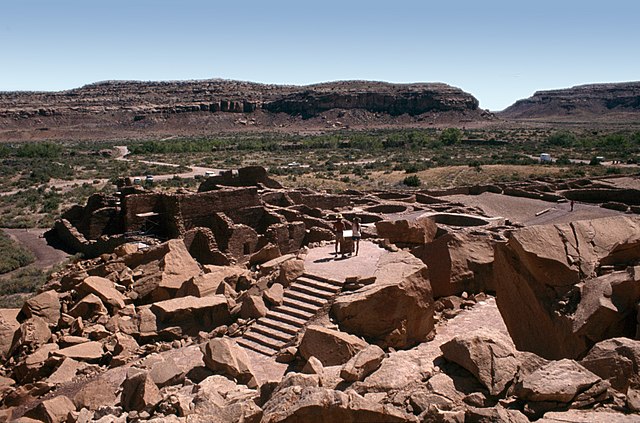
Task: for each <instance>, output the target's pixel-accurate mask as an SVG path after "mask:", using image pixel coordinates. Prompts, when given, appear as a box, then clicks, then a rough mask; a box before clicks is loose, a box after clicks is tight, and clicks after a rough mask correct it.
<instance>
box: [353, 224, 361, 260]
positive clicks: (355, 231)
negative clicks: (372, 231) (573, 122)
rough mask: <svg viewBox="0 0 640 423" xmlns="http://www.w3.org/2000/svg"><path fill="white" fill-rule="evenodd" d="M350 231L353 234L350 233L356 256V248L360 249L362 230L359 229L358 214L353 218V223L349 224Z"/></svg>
mask: <svg viewBox="0 0 640 423" xmlns="http://www.w3.org/2000/svg"><path fill="white" fill-rule="evenodd" d="M351 231H352V232H353V234H352V235H351V239H352V240H353V242H354V243H355V244H356V256H357V255H358V250H359V249H360V238H361V237H362V232H361V231H360V218H359V217H358V216H356V217H354V218H353V223H352V224H351Z"/></svg>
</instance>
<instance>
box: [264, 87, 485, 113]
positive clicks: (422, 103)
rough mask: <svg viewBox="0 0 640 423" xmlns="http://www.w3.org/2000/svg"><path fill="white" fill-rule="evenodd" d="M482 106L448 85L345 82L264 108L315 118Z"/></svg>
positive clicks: (312, 88)
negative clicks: (338, 112) (330, 113)
mask: <svg viewBox="0 0 640 423" xmlns="http://www.w3.org/2000/svg"><path fill="white" fill-rule="evenodd" d="M478 105H479V103H478V100H476V99H475V98H474V97H473V96H471V95H469V94H467V93H465V92H464V91H462V90H460V89H459V88H455V87H451V86H449V85H446V84H408V85H396V84H386V83H382V82H341V83H336V84H320V85H313V86H310V87H307V89H304V90H303V91H300V92H295V93H292V94H290V95H288V96H285V97H283V98H281V99H277V100H275V101H272V102H269V103H267V104H265V106H264V107H265V108H266V109H267V110H269V111H272V112H284V113H288V114H295V115H297V114H299V115H302V116H303V117H311V116H315V115H317V114H318V113H321V112H324V111H327V110H331V109H336V108H337V109H365V110H368V111H370V112H381V113H388V114H390V115H401V114H404V113H407V114H409V115H419V114H422V113H427V112H432V111H464V110H477V109H478Z"/></svg>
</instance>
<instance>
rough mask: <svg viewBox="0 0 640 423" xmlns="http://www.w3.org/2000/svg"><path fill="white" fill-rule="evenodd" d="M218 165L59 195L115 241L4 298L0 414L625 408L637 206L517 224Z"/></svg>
mask: <svg viewBox="0 0 640 423" xmlns="http://www.w3.org/2000/svg"><path fill="white" fill-rule="evenodd" d="M247 175H258V176H259V178H260V181H261V182H259V181H255V180H251V177H247ZM232 176H233V175H227V176H225V177H224V178H221V179H218V180H217V181H218V183H216V184H213V183H211V182H209V183H208V187H207V190H201V192H199V193H191V194H186V193H185V194H179V195H170V194H160V193H129V194H128V195H126V196H124V197H122V198H121V199H120V203H119V204H118V205H113V206H105V207H103V205H105V204H108V203H109V201H106V200H105V198H99V197H94V198H92V199H90V201H89V203H88V204H87V206H85V207H76V208H74V211H73V212H68V213H67V214H66V218H65V219H66V223H65V224H64V225H63V226H64V227H65V228H73V229H74V230H75V231H76V232H77V233H78V234H82V237H84V239H85V240H90V241H96V242H100V243H101V245H103V246H106V245H108V244H109V243H110V242H111V241H110V239H114V238H115V239H118V243H114V244H116V246H114V247H113V248H111V250H110V251H103V252H101V253H100V254H98V255H95V256H94V257H90V258H86V259H84V260H79V261H77V262H75V263H74V264H71V265H68V266H67V267H66V268H64V269H63V270H60V271H59V272H57V273H54V274H53V275H52V276H51V278H50V279H49V281H48V282H47V283H46V285H45V286H44V287H43V288H42V289H41V290H40V291H39V292H38V293H37V295H35V296H33V297H31V298H29V299H28V300H27V301H26V302H25V303H24V305H23V307H22V308H21V309H16V310H0V334H1V335H3V336H0V359H1V360H2V366H1V367H0V399H1V403H0V404H1V405H2V409H1V410H0V415H1V416H2V417H4V418H6V419H7V420H11V419H18V421H25V422H27V421H47V422H66V421H82V422H89V421H100V422H113V421H117V422H133V421H147V420H149V421H157V422H200V421H202V422H205V421H207V422H228V421H245V422H273V423H275V422H284V421H305V422H306V421H310V422H323V421H346V422H349V421H385V422H387V421H389V422H421V421H445V422H462V421H486V422H488V421H510V422H521V421H522V422H527V421H530V420H538V419H539V421H548V422H553V421H605V420H607V419H610V420H612V421H633V420H634V419H637V414H634V413H638V412H640V340H638V339H637V338H638V332H639V330H638V329H639V325H638V304H639V302H640V277H638V274H639V272H640V270H638V269H639V267H638V265H639V264H640V221H639V220H638V219H637V218H631V217H626V216H621V217H616V218H607V219H600V220H592V221H578V222H573V223H571V224H558V225H547V226H531V227H524V228H519V227H516V226H513V225H508V224H505V222H504V219H495V218H490V217H488V216H483V215H482V213H479V212H478V210H473V209H469V208H464V207H462V206H460V205H458V204H452V203H448V202H446V201H442V200H438V201H435V200H434V199H433V198H432V197H430V196H429V195H428V194H426V193H416V194H410V195H407V194H406V193H400V192H397V193H395V192H380V193H368V194H361V193H355V192H354V193H344V194H340V195H336V194H328V193H317V192H311V191H305V190H294V191H289V190H286V189H284V188H280V187H267V186H266V185H265V183H266V182H265V181H266V179H265V178H266V177H267V176H266V175H265V174H264V173H262V172H245V173H243V178H244V179H243V180H242V183H241V184H240V183H238V184H236V183H237V182H238V181H235V180H234V181H233V183H232V184H230V185H234V184H236V185H243V186H235V187H229V186H226V185H223V184H222V183H223V182H225V183H226V182H228V180H227V179H225V178H232ZM254 182H255V183H254ZM244 185H251V186H249V187H247V186H244ZM105 209H106V210H105ZM337 213H341V214H342V216H344V217H345V218H347V219H350V218H353V217H354V216H359V217H361V218H362V221H363V230H362V233H363V240H361V241H360V242H361V243H362V245H361V250H360V251H361V253H362V254H361V256H358V257H356V256H351V257H345V258H341V257H339V255H334V254H332V253H333V248H334V247H333V245H331V244H330V243H328V242H327V241H329V240H330V239H331V238H332V237H333V233H332V220H333V219H334V215H335V214H337ZM67 218H69V219H71V220H68V219H67ZM150 219H151V220H152V221H150ZM154 219H155V220H154ZM113 225H115V226H113ZM54 231H57V232H60V230H59V229H58V227H56V229H54ZM133 232H137V233H136V234H132V233H133ZM62 233H63V234H64V233H69V231H67V232H64V230H63V231H62ZM321 234H326V235H327V237H326V239H325V238H323V237H322V236H320V235H321ZM132 238H135V239H132ZM97 240H100V241H97ZM87 242H89V241H87ZM317 251H322V252H323V254H325V256H324V258H321V259H317V258H310V257H318V256H317V255H314V254H315V252H317ZM366 254H370V257H369V258H368V257H367V256H366ZM358 260H359V261H358ZM354 263H358V266H356V267H354ZM322 266H325V267H322ZM319 268H324V269H325V270H326V271H327V272H329V274H330V275H333V277H332V278H330V277H329V276H327V275H326V274H324V275H323V274H321V273H318V269H319ZM314 272H315V273H314ZM494 294H495V295H496V297H495V298H494ZM496 304H497V305H496ZM503 320H504V322H503ZM563 419H564V420H563ZM571 419H573V420H571Z"/></svg>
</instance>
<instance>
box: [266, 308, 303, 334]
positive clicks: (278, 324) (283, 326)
mask: <svg viewBox="0 0 640 423" xmlns="http://www.w3.org/2000/svg"><path fill="white" fill-rule="evenodd" d="M256 325H264V326H268V327H270V328H273V329H277V330H280V331H282V332H285V333H288V334H290V335H291V336H294V335H296V334H297V333H298V332H300V329H302V326H301V325H300V326H298V325H296V326H294V325H290V324H288V323H285V322H283V321H282V320H277V319H274V318H272V317H271V313H269V314H267V315H266V316H265V317H263V318H261V319H260V320H258V321H257V322H256Z"/></svg>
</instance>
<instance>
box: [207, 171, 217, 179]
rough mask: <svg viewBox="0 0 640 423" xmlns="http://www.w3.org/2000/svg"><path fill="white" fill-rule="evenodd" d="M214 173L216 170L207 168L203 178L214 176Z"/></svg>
mask: <svg viewBox="0 0 640 423" xmlns="http://www.w3.org/2000/svg"><path fill="white" fill-rule="evenodd" d="M216 173H217V172H213V171H211V170H207V171H206V172H205V173H204V177H205V178H210V177H212V176H216Z"/></svg>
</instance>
